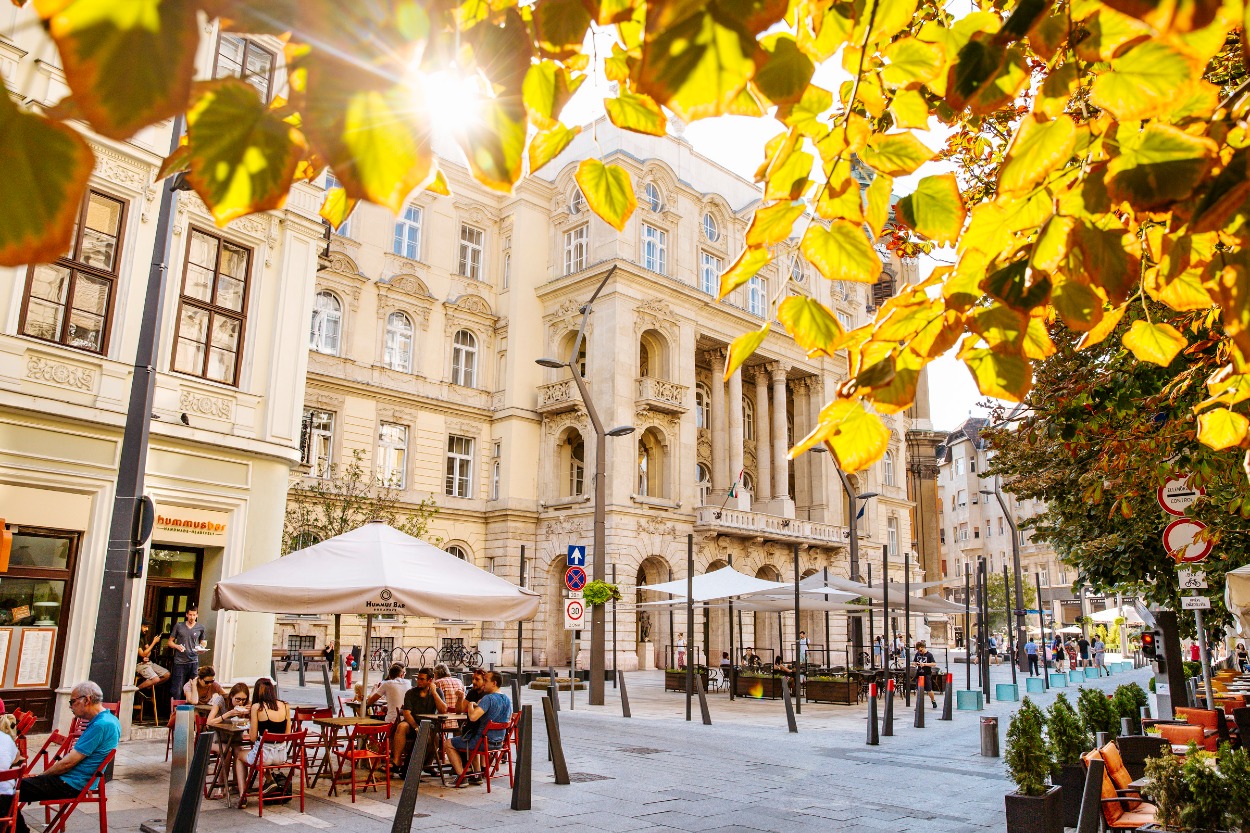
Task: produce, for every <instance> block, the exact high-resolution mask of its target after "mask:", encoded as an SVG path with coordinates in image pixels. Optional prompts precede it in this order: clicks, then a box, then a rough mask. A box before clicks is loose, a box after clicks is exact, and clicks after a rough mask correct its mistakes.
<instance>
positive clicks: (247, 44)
mask: <svg viewBox="0 0 1250 833" xmlns="http://www.w3.org/2000/svg"><path fill="white" fill-rule="evenodd" d="M226 38H237V39H238V40H241V41H243V59H242V60H241V61H240V62H239V74H238V75H218V71H219V70H220V69H221V42H222V41H223V40H225V39H226ZM253 48H255V49H259V50H260V51H261V52H264V53H265V54H266V55H268V56H269V58H270V63H269V77H268V79H267V83H266V84H265V96H264V99H263V101H264V103H265V104H268V103H269V102H270V101H272V100H273V82H274V76H275V75H277V74H278V55H277V53H275V52H272V51H271V50H269V49H268V48H266V47H264V46H261V45H260V44H259V43H257V42H256V41H255V39H253V38H249V37H247V36H246V35H240V34H238V33H237V32H218V33H217V46H216V48H215V49H214V50H213V79H214V80H216V79H219V78H238V79H239V80H240V81H243V82H244V83H247V84H252V82H251V81H248V80H247V76H248V73H247V53H248V50H250V49H253ZM252 86H253V87H256V85H255V84H252ZM256 89H257V91H258V92H259V90H260V88H259V87H256Z"/></svg>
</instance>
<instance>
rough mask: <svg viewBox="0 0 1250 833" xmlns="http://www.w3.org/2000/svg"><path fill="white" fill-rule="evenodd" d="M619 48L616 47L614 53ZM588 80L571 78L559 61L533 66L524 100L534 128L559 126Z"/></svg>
mask: <svg viewBox="0 0 1250 833" xmlns="http://www.w3.org/2000/svg"><path fill="white" fill-rule="evenodd" d="M619 48H620V47H619V46H616V45H615V44H614V45H613V49H619ZM585 79H586V76H584V75H576V76H574V75H572V74H570V73H569V71H568V69H567V68H566V67H562V66H560V65H559V64H557V63H556V62H555V61H550V60H547V61H539V62H538V63H536V64H534V65H533V66H531V67H530V68H529V70H527V71H526V73H525V81H524V82H523V83H522V84H521V100H522V102H523V103H524V104H525V111H526V112H527V113H529V116H530V120H531V121H533V122H534V125H535V126H536V127H537V128H538V129H539V130H549V129H551V128H553V127H555V126H556V125H557V124H559V118H560V111H562V110H563V109H564V105H565V104H567V103H568V101H569V99H570V98H572V97H573V93H575V92H577V88H578V87H580V86H581V84H582V82H583V81H584V80H585Z"/></svg>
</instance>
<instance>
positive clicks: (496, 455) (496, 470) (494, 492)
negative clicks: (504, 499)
mask: <svg viewBox="0 0 1250 833" xmlns="http://www.w3.org/2000/svg"><path fill="white" fill-rule="evenodd" d="M491 457H492V458H493V462H492V463H491V465H490V499H491V500H499V480H500V466H501V464H502V461H501V459H500V458H501V457H503V442H502V441H501V440H495V442H494V444H493V445H492V446H491Z"/></svg>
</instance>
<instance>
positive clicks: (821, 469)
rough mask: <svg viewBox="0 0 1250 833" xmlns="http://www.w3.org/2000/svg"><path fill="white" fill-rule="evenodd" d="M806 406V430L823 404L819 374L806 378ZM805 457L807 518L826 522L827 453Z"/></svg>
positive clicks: (813, 425) (815, 422)
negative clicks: (808, 496)
mask: <svg viewBox="0 0 1250 833" xmlns="http://www.w3.org/2000/svg"><path fill="white" fill-rule="evenodd" d="M807 391H808V392H807V406H808V413H809V414H810V417H809V419H808V423H807V425H808V430H815V428H816V425H817V424H818V423H819V422H820V409H821V408H823V407H824V405H825V395H824V382H823V381H822V380H821V378H820V377H819V376H813V377H812V378H811V379H809V380H808V386H807ZM803 456H805V457H807V465H808V468H809V469H810V472H809V474H810V478H811V484H812V496H811V504H810V505H811V509H810V510H809V511H808V513H807V518H808V520H812V521H821V522H822V523H828V522H829V521H830V520H831V518H830V512H829V487H828V477H827V473H828V468H827V467H828V466H829V465H831V461H830V460H829V459H828V457H829V455H828V454H821V453H820V452H816V453H814V454H813V453H811V452H808V453H807V454H805V455H803Z"/></svg>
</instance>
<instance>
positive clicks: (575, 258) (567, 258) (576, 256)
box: [564, 225, 590, 275]
mask: <svg viewBox="0 0 1250 833" xmlns="http://www.w3.org/2000/svg"><path fill="white" fill-rule="evenodd" d="M589 245H590V226H588V225H585V226H578V227H577V228H575V229H572V230H571V231H566V232H565V233H564V274H566V275H572V274H575V273H577V272H580V271H582V270H583V269H585V268H586V259H587V258H586V254H587V252H586V250H587V248H588V247H589Z"/></svg>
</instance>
